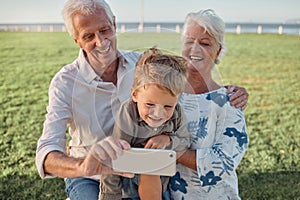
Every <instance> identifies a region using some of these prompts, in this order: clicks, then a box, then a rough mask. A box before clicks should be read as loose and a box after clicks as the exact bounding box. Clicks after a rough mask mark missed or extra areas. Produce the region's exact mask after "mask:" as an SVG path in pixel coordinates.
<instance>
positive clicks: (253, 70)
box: [0, 32, 300, 200]
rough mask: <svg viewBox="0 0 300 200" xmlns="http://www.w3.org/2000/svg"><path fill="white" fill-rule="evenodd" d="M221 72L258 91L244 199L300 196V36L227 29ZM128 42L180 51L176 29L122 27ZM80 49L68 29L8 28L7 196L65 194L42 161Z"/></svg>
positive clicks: (2, 116) (249, 117)
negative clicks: (51, 106) (58, 98)
mask: <svg viewBox="0 0 300 200" xmlns="http://www.w3.org/2000/svg"><path fill="white" fill-rule="evenodd" d="M226 40H227V44H228V46H227V47H228V52H227V54H226V55H225V57H224V58H223V59H222V60H221V64H220V65H219V66H218V71H219V74H220V76H221V81H222V82H223V83H224V84H229V83H231V84H237V85H241V86H244V87H246V88H247V90H248V91H249V94H250V98H249V102H248V106H247V109H246V111H245V115H246V121H247V126H248V133H249V137H250V145H249V149H248V151H247V153H246V155H245V157H244V159H243V160H242V162H241V164H240V166H239V167H238V175H239V189H240V194H241V197H242V198H243V199H249V200H255V199H257V200H258V199H259V200H261V199H278V200H282V199H300V156H299V155H300V137H299V133H300V120H299V119H300V117H299V116H300V82H299V80H300V74H299V73H300V37H299V36H291V35H264V34H262V35H256V34H241V35H234V34H228V35H226ZM118 44H119V48H121V49H130V50H136V49H138V50H143V49H145V48H148V47H151V46H153V45H158V47H159V48H162V49H164V50H165V51H169V52H173V53H177V54H179V53H180V35H179V34H175V33H161V34H156V33H148V34H146V33H145V34H139V33H130V34H125V33H124V34H119V35H118ZM77 54H78V48H77V46H76V45H75V44H74V42H73V41H72V40H71V38H70V37H69V36H68V35H67V33H21V32H0V73H1V74H0V94H1V95H0V135H1V137H0V171H1V174H0V199H65V198H66V195H65V192H64V182H63V180H62V179H59V178H55V179H47V180H42V179H40V177H39V176H38V174H37V171H36V168H35V160H34V159H35V149H36V142H37V139H38V138H39V137H40V135H41V133H42V128H43V121H44V118H45V113H46V106H47V101H48V96H47V90H48V86H49V83H50V80H51V78H52V77H53V76H54V74H55V73H56V72H57V71H58V70H59V69H60V68H61V67H62V66H63V65H65V64H67V63H70V62H72V61H73V60H74V59H75V58H76V57H77Z"/></svg>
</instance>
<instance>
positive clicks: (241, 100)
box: [225, 85, 249, 110]
mask: <svg viewBox="0 0 300 200" xmlns="http://www.w3.org/2000/svg"><path fill="white" fill-rule="evenodd" d="M225 87H226V88H227V91H226V92H227V94H231V93H234V94H233V95H231V96H230V98H229V101H230V105H231V106H233V107H235V108H239V109H241V110H245V109H246V106H247V102H248V98H249V94H248V92H247V90H246V88H243V87H239V86H235V85H227V86H225Z"/></svg>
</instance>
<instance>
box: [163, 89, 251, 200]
mask: <svg viewBox="0 0 300 200" xmlns="http://www.w3.org/2000/svg"><path fill="white" fill-rule="evenodd" d="M180 104H181V106H182V107H183V109H184V111H185V114H186V116H187V120H188V124H187V127H188V131H189V132H190V133H191V134H192V135H193V141H192V144H191V149H193V150H196V159H197V160H196V161H197V171H195V170H192V169H190V168H188V167H185V166H183V165H181V164H177V173H176V175H175V176H173V177H172V178H171V179H170V182H169V187H170V191H171V198H172V199H176V200H177V199H178V200H179V199H180V200H183V199H188V200H190V199H192V200H194V199H209V200H214V199H217V200H220V199H226V200H228V199H240V197H239V194H238V178H237V175H236V168H237V166H238V165H239V163H240V161H241V159H242V157H243V156H244V154H245V151H246V149H247V147H248V135H247V130H246V123H245V119H244V114H243V112H242V111H241V110H239V109H236V108H234V107H232V106H230V103H229V96H228V95H227V94H226V89H225V88H223V87H222V88H220V89H218V90H215V91H211V92H209V93H205V94H196V95H195V94H183V95H182V97H181V99H180Z"/></svg>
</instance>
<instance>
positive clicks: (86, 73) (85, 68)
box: [78, 49, 128, 84]
mask: <svg viewBox="0 0 300 200" xmlns="http://www.w3.org/2000/svg"><path fill="white" fill-rule="evenodd" d="M117 56H118V57H119V67H124V68H126V64H127V63H128V61H127V59H126V56H124V54H123V53H122V52H120V51H119V50H118V51H117ZM78 57H79V59H78V62H79V73H80V74H81V76H82V77H83V79H84V80H85V81H86V82H87V83H89V84H90V83H91V82H92V81H93V80H98V81H102V78H101V77H100V76H98V75H97V74H96V72H95V71H94V70H93V68H92V66H91V65H90V64H89V62H88V61H87V59H86V56H85V53H84V51H83V49H80V51H79V56H78Z"/></svg>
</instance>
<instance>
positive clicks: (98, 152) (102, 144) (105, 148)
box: [80, 137, 133, 177]
mask: <svg viewBox="0 0 300 200" xmlns="http://www.w3.org/2000/svg"><path fill="white" fill-rule="evenodd" d="M129 149H130V145H129V144H128V143H127V142H126V141H125V140H119V139H114V138H113V137H107V138H104V139H103V140H101V141H99V142H98V143H97V144H95V145H93V147H92V148H91V150H90V151H89V153H88V155H87V156H86V157H85V159H84V160H83V162H82V163H81V165H80V168H81V170H82V171H83V173H84V176H93V175H98V174H118V175H121V176H126V177H133V174H125V173H118V172H115V171H113V169H112V168H111V161H112V160H115V159H116V158H117V157H119V156H121V155H122V154H123V150H129Z"/></svg>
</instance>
